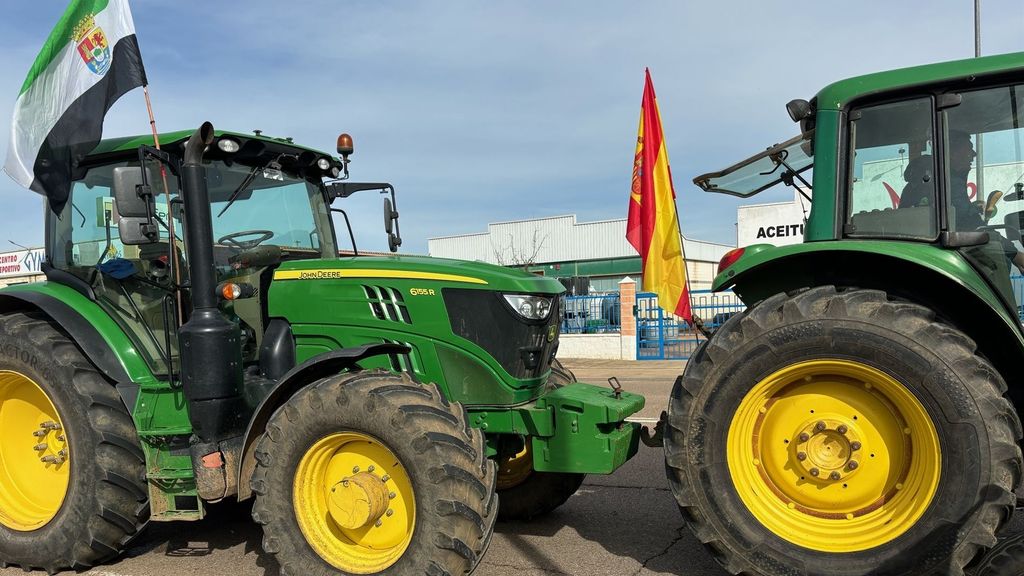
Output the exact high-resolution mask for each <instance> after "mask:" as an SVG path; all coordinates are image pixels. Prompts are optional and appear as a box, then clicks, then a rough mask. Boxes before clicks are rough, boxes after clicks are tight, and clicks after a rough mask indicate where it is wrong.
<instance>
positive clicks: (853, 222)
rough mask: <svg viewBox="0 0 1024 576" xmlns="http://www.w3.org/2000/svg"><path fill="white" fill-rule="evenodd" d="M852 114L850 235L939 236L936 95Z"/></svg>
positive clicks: (905, 237) (926, 237) (849, 203)
mask: <svg viewBox="0 0 1024 576" xmlns="http://www.w3.org/2000/svg"><path fill="white" fill-rule="evenodd" d="M851 118H852V120H851V122H850V150H852V151H853V156H852V157H851V158H850V170H851V173H850V179H849V181H850V182H851V186H850V188H849V190H850V191H849V197H848V200H847V208H848V211H847V223H846V233H847V235H848V236H854V237H871V238H899V239H917V240H934V239H935V238H936V237H937V235H938V226H937V221H938V216H937V215H938V210H937V202H936V198H937V195H936V185H935V181H936V178H935V161H934V157H933V155H932V142H933V139H932V137H933V128H932V125H933V122H932V120H933V115H932V101H931V98H918V99H915V100H907V101H904V102H893V103H888V104H881V105H877V106H870V107H866V108H861V109H859V110H855V111H854V112H853V113H852V114H851Z"/></svg>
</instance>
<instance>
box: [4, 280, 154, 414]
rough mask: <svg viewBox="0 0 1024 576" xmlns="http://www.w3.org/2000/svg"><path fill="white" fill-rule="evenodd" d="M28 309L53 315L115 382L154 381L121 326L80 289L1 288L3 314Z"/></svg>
mask: <svg viewBox="0 0 1024 576" xmlns="http://www.w3.org/2000/svg"><path fill="white" fill-rule="evenodd" d="M25 309H29V310H31V309H36V310H39V311H41V312H43V313H44V314H46V315H47V316H49V317H50V318H52V319H53V320H54V322H55V323H56V324H58V325H59V326H60V327H61V329H62V330H64V331H65V332H67V334H68V335H69V336H70V337H71V339H72V340H73V341H74V342H75V344H77V345H78V347H79V348H80V349H81V350H82V352H83V353H85V355H86V357H87V358H88V359H89V360H90V361H91V362H92V363H93V364H94V365H95V366H96V367H97V368H98V369H99V370H100V371H101V372H103V374H104V375H106V377H107V378H109V379H110V380H112V381H113V382H114V383H115V384H132V383H136V384H137V383H140V382H149V381H152V380H154V376H153V374H152V372H150V370H149V367H148V366H147V365H146V363H145V360H143V358H142V356H140V355H139V353H138V351H137V350H136V348H135V345H134V344H132V342H131V341H130V340H129V339H128V336H127V335H126V334H125V333H124V331H123V330H121V327H120V326H118V325H117V323H116V322H114V320H113V319H112V318H111V317H110V316H109V315H108V314H107V313H106V312H105V311H104V310H103V309H102V308H100V307H99V305H98V304H96V302H94V301H93V300H90V299H89V298H88V297H86V296H85V295H84V294H82V293H81V292H80V291H78V290H75V289H73V288H70V287H68V286H65V285H63V284H57V283H55V282H37V283H33V284H19V285H17V286H11V287H8V288H4V289H3V290H0V313H3V312H8V311H13V310H25ZM129 410H130V408H129Z"/></svg>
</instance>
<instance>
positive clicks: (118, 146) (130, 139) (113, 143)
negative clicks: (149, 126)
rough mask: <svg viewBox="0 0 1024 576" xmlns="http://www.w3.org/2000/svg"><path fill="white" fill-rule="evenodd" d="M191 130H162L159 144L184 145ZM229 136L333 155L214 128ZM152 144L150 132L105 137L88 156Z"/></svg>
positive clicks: (219, 134) (288, 140)
mask: <svg viewBox="0 0 1024 576" xmlns="http://www.w3.org/2000/svg"><path fill="white" fill-rule="evenodd" d="M192 132H193V130H179V131H176V132H164V133H162V134H159V137H160V146H161V147H163V148H170V147H172V146H181V145H184V143H185V141H186V140H188V138H189V136H191V135H192ZM225 136H227V137H231V138H234V139H237V140H239V142H240V143H242V144H244V143H245V141H247V140H261V141H263V142H268V143H273V144H276V145H278V146H288V147H292V148H295V149H296V150H308V151H310V152H313V153H314V154H317V155H320V156H328V157H332V158H333V156H332V155H331V154H329V153H327V152H323V151H321V150H317V149H316V148H309V147H307V146H300V145H299V144H296V143H294V142H292V141H291V138H274V137H273V136H267V135H265V134H260V135H256V134H253V133H251V132H250V133H243V132H230V131H227V130H215V131H214V137H215V138H218V139H219V138H222V137H225ZM142 145H147V146H152V145H153V135H152V134H141V135H138V136H122V137H119V138H107V139H105V140H103V141H101V142H100V143H99V144H98V145H97V146H96V148H93V150H92V152H90V153H89V156H98V155H103V154H116V153H118V152H133V151H135V150H136V149H138V147H139V146H142Z"/></svg>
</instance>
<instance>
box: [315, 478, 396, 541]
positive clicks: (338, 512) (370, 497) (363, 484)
mask: <svg viewBox="0 0 1024 576" xmlns="http://www.w3.org/2000/svg"><path fill="white" fill-rule="evenodd" d="M389 501H390V500H389V498H388V487H387V485H386V484H385V483H384V482H383V481H382V480H381V478H378V477H377V476H375V475H373V474H371V473H369V472H360V473H358V474H355V475H352V476H349V477H347V478H345V479H344V480H342V481H341V482H338V483H337V484H335V485H334V486H331V493H330V495H329V497H328V499H327V511H328V512H330V514H331V518H333V519H334V521H335V522H336V523H337V524H338V525H339V526H341V527H342V528H347V529H349V530H355V529H356V528H363V527H364V526H369V525H370V524H374V523H376V522H377V521H378V520H380V519H381V518H382V517H383V516H384V515H385V514H386V513H387V512H388V503H389Z"/></svg>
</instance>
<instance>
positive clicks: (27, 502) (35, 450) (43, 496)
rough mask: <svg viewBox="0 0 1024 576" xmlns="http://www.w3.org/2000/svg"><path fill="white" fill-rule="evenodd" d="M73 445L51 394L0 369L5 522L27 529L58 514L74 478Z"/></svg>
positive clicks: (0, 485) (0, 497)
mask: <svg viewBox="0 0 1024 576" xmlns="http://www.w3.org/2000/svg"><path fill="white" fill-rule="evenodd" d="M68 444H69V443H68V440H67V432H66V431H65V430H64V425H63V423H62V422H61V419H60V416H58V415H57V409H56V408H55V407H54V405H53V402H51V401H50V398H49V397H48V396H47V395H46V392H44V391H43V389H42V388H40V387H39V385H38V384H36V383H35V382H33V381H32V379H31V378H29V377H28V376H25V375H24V374H20V373H18V372H12V371H9V370H0V524H2V525H3V526H6V527H7V528H10V529H11V530H17V531H20V532H27V531H30V530H35V529H37V528H40V527H42V526H44V525H46V523H47V522H49V521H50V520H52V519H53V517H54V516H56V515H57V512H58V511H59V510H60V507H61V505H62V504H63V503H64V497H65V496H66V495H67V492H68V483H69V480H70V478H71V463H70V462H69V461H68V456H69V455H68Z"/></svg>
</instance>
